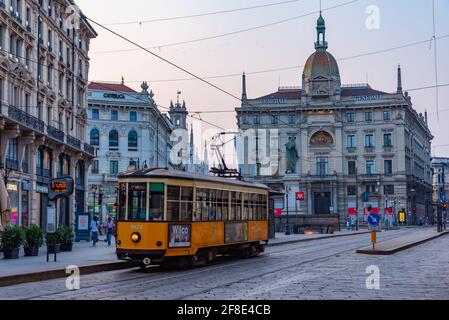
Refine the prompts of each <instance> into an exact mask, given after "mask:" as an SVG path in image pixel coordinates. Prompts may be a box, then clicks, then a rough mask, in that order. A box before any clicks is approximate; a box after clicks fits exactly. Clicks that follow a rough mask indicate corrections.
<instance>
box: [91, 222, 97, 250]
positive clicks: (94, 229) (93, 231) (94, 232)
mask: <svg viewBox="0 0 449 320" xmlns="http://www.w3.org/2000/svg"><path fill="white" fill-rule="evenodd" d="M90 232H91V237H92V242H93V245H94V247H95V245H96V244H97V242H98V217H97V216H95V217H94V219H93V220H92V222H91V223H90Z"/></svg>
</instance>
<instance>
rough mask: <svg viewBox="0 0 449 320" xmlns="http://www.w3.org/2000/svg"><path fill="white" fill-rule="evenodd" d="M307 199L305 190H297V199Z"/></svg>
mask: <svg viewBox="0 0 449 320" xmlns="http://www.w3.org/2000/svg"><path fill="white" fill-rule="evenodd" d="M305 199H306V195H305V193H304V192H296V201H304V200H305Z"/></svg>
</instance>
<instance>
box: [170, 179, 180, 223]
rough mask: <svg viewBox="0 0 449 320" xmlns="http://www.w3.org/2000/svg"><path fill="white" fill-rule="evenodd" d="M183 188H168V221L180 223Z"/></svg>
mask: <svg viewBox="0 0 449 320" xmlns="http://www.w3.org/2000/svg"><path fill="white" fill-rule="evenodd" d="M180 197H181V187H178V186H167V220H168V221H179V211H180V203H179V199H180Z"/></svg>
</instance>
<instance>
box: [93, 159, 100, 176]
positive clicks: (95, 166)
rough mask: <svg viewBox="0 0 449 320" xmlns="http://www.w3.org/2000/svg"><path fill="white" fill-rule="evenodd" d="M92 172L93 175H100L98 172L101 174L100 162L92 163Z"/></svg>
mask: <svg viewBox="0 0 449 320" xmlns="http://www.w3.org/2000/svg"><path fill="white" fill-rule="evenodd" d="M91 172H92V174H98V172H99V167H98V160H94V161H93V162H92V167H91Z"/></svg>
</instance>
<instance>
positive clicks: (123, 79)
mask: <svg viewBox="0 0 449 320" xmlns="http://www.w3.org/2000/svg"><path fill="white" fill-rule="evenodd" d="M122 84H125V77H123V76H122Z"/></svg>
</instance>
